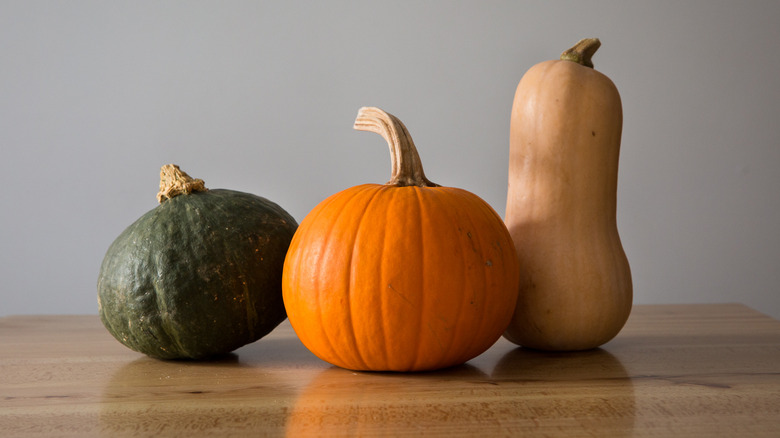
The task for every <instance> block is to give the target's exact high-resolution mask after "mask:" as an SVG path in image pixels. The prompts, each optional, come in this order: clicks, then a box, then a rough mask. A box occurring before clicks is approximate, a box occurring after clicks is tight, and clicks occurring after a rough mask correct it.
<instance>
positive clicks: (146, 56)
mask: <svg viewBox="0 0 780 438" xmlns="http://www.w3.org/2000/svg"><path fill="white" fill-rule="evenodd" d="M779 16H780V2H777V1H763V2H762V1H743V2H736V1H712V0H706V1H683V2H680V1H647V2H633V1H591V2H535V1H495V0H490V1H395V2H373V1H363V2H358V1H353V2H344V1H327V2H298V1H284V2H281V1H278V2H262V1H231V2H207V1H165V2H158V1H133V2H116V1H103V0H101V1H81V0H78V1H67V2H66V1H23V0H19V1H8V0H4V1H0V63H1V64H2V68H0V148H2V153H1V154H0V160H1V161H0V187H1V190H0V205H2V210H1V212H0V245H1V248H2V249H0V257H2V259H0V278H2V287H1V288H0V316H4V315H10V314H30V313H96V312H97V305H96V300H95V294H96V291H95V283H96V278H97V272H98V268H99V265H100V262H101V260H102V258H103V255H104V253H105V250H106V249H107V247H108V245H109V244H110V243H111V241H113V239H114V238H115V237H116V236H117V235H118V234H119V233H120V232H121V231H122V230H123V229H124V228H125V227H126V226H127V225H129V224H130V223H131V222H133V221H134V220H135V219H136V218H137V217H139V216H140V215H141V214H143V213H144V212H146V211H148V210H149V209H151V208H153V207H154V206H155V205H156V200H155V194H156V192H157V188H158V187H157V186H158V173H159V168H160V166H162V165H163V164H166V163H171V162H172V163H177V164H179V165H181V167H182V169H184V170H185V171H187V172H188V173H190V174H191V175H193V176H195V177H200V178H203V179H204V180H205V181H206V184H207V185H208V186H209V187H212V188H219V187H222V188H231V189H236V190H242V191H247V192H252V193H256V194H259V195H262V196H265V197H267V198H269V199H272V200H274V201H276V202H278V203H279V204H281V205H282V206H283V207H285V208H286V209H287V210H288V211H289V212H290V213H291V214H292V215H293V216H295V217H296V219H298V220H299V221H300V220H301V219H303V217H304V216H305V215H306V213H307V212H308V211H309V210H310V209H311V208H313V207H314V206H315V205H316V204H317V203H318V202H320V201H321V200H322V199H324V198H325V197H326V196H328V195H330V194H332V193H335V192H337V191H340V190H342V189H345V188H347V187H350V186H353V185H356V184H360V183H366V182H376V183H383V182H385V181H386V180H387V178H388V177H389V172H390V164H389V153H388V151H387V148H386V145H385V143H384V141H383V140H382V139H381V138H380V137H379V136H377V135H375V134H369V133H363V132H356V131H353V130H352V122H353V120H354V117H355V115H356V113H357V109H358V108H359V107H360V106H366V105H367V106H379V107H381V108H383V109H385V110H387V111H389V112H391V113H393V114H395V115H397V116H398V117H399V118H400V119H401V120H403V121H404V122H405V124H406V125H407V127H408V128H409V130H410V132H411V134H412V136H413V137H414V139H415V142H416V144H417V146H418V148H419V149H420V154H421V157H422V159H423V162H424V164H425V166H426V173H427V175H428V176H429V177H430V178H431V179H432V180H434V181H436V182H438V183H440V184H445V185H450V186H457V187H461V188H465V189H467V190H470V191H472V192H474V193H476V194H478V195H480V196H481V197H483V198H484V199H485V200H486V201H487V202H489V203H490V204H491V205H492V206H493V207H494V208H495V209H496V210H497V211H498V212H499V214H501V215H502V216H503V214H504V204H505V199H506V177H507V169H506V166H507V163H506V161H507V154H508V133H509V112H510V109H511V103H512V99H513V95H514V91H515V87H516V85H517V82H518V81H519V80H520V77H521V76H522V75H523V73H524V72H525V71H526V70H527V69H528V68H529V67H531V66H532V65H533V64H535V63H537V62H540V61H543V60H547V59H553V58H556V57H557V56H558V55H559V54H560V52H561V51H563V50H564V49H566V48H568V47H569V46H571V45H572V44H573V43H574V42H576V41H577V40H578V39H580V38H582V37H590V36H595V37H599V38H600V39H601V40H602V47H601V49H600V50H599V51H598V53H597V54H596V56H595V57H594V62H595V64H596V68H597V69H598V70H600V71H602V72H603V73H605V74H606V75H608V76H609V77H611V78H612V80H613V81H614V82H615V83H616V84H617V86H618V88H619V90H620V91H621V94H622V98H623V105H624V113H625V122H624V133H623V143H622V153H621V162H620V175H619V193H618V212H617V213H618V224H619V229H620V233H621V236H622V239H623V243H624V246H625V249H626V252H627V254H628V257H629V260H630V262H631V266H632V272H633V276H634V287H635V302H636V303H688V302H734V301H739V302H743V303H746V304H748V305H750V306H752V307H754V308H756V309H758V310H760V311H763V312H765V313H768V314H770V315H773V316H774V317H780V297H779V296H778V284H780V274H779V273H778V271H780V270H778V265H779V264H780V263H778V262H779V261H780V232H778V231H779V230H778V224H780V170H778V166H779V165H780V117H779V115H780V79H778V78H780V73H778V72H780V56H778V44H779V43H780V27H778V26H777V17H779Z"/></svg>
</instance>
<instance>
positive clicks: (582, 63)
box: [504, 38, 633, 350]
mask: <svg viewBox="0 0 780 438" xmlns="http://www.w3.org/2000/svg"><path fill="white" fill-rule="evenodd" d="M599 46H600V42H599V40H598V39H595V38H590V39H584V40H581V41H580V42H578V43H577V45H575V46H574V47H572V48H571V49H569V50H567V51H565V52H564V53H563V54H562V55H561V59H560V60H550V61H544V62H541V63H539V64H536V65H534V66H533V67H531V68H530V69H529V70H528V71H527V72H526V73H525V75H523V77H522V79H521V80H520V83H519V84H518V86H517V91H516V93H515V99H514V103H513V106H512V114H511V127H510V154H509V185H508V195H507V205H506V217H505V222H506V225H507V228H508V229H509V232H510V234H511V236H512V239H513V241H514V243H515V247H516V249H517V253H518V257H519V263H520V268H521V284H520V291H519V292H520V293H519V297H518V301H517V306H516V309H515V313H514V316H513V319H512V322H511V324H510V326H509V328H508V329H507V331H506V332H505V334H504V336H505V337H506V338H507V339H509V340H510V341H512V342H514V343H516V344H519V345H522V346H525V347H530V348H535V349H542V350H585V349H591V348H595V347H598V346H599V345H602V344H604V343H605V342H607V341H609V340H610V339H612V338H613V337H614V336H615V335H617V333H618V332H619V331H620V330H621V329H622V327H623V325H624V324H625V322H626V320H627V319H628V316H629V313H630V312H631V306H632V295H633V292H632V281H631V270H630V267H629V264H628V259H627V258H626V255H625V252H624V250H623V246H622V244H621V241H620V236H619V235H618V229H617V220H616V207H617V175H618V157H619V152H620V138H621V134H622V126H623V112H622V105H621V101H620V95H619V93H618V90H617V87H615V84H614V83H613V82H612V81H611V80H610V79H609V78H608V77H607V76H605V75H603V74H602V73H599V72H598V71H596V70H594V69H593V64H592V62H591V56H592V55H593V53H594V52H595V51H596V49H598V47H599Z"/></svg>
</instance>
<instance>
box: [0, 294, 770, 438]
mask: <svg viewBox="0 0 780 438" xmlns="http://www.w3.org/2000/svg"><path fill="white" fill-rule="evenodd" d="M422 433H424V434H426V435H433V436H548V437H555V436H567V437H572V436H574V437H576V436H589V437H590V436H598V437H607V436H609V437H620V436H648V437H674V436H707V437H712V436H728V437H733V436H766V437H770V436H771V437H776V436H778V434H779V433H780V322H779V321H777V320H774V319H772V318H769V317H767V316H765V315H762V314H761V313H759V312H756V311H754V310H751V309H749V308H747V307H745V306H742V305H739V304H719V305H666V306H635V307H634V311H633V313H632V315H631V318H630V319H629V322H628V324H627V325H626V327H625V328H624V329H623V331H622V332H621V333H620V335H618V337H617V338H615V339H614V340H613V341H612V342H610V343H608V344H606V345H605V346H604V347H603V348H600V349H596V350H592V351H587V352H581V353H555V354H552V353H542V352H537V351H531V350H526V349H522V348H515V346H514V345H513V344H510V343H509V342H507V341H505V340H501V341H499V342H498V343H496V345H494V346H493V347H492V348H491V349H490V350H488V351H487V352H486V353H484V354H482V355H481V356H479V357H477V358H476V359H474V360H472V361H470V362H469V363H467V364H466V365H463V366H460V367H455V368H451V369H448V370H444V371H439V372H433V373H413V374H394V373H356V372H352V371H347V370H344V369H340V368H337V367H332V366H330V365H329V364H327V363H325V362H322V361H320V360H319V359H317V358H316V357H314V356H313V355H312V354H311V353H309V352H308V351H307V350H306V349H305V348H304V347H303V345H301V344H300V342H299V341H298V340H297V338H296V336H295V333H294V332H293V331H292V329H291V327H290V326H289V324H287V323H285V324H283V325H281V326H280V327H279V328H277V329H276V330H275V331H274V332H273V333H271V335H269V336H268V337H266V338H264V339H261V340H260V341H258V342H256V343H254V344H252V345H249V346H246V347H244V348H242V349H239V350H237V351H236V352H235V353H234V354H231V355H229V356H226V357H223V358H221V359H220V360H216V361H209V362H173V361H160V360H156V359H151V358H147V357H145V356H142V355H139V354H137V353H134V352H132V351H130V350H128V349H127V348H125V347H124V346H122V345H121V344H119V343H118V342H117V341H115V340H114V339H113V338H112V337H111V336H110V335H109V334H108V332H106V330H105V329H104V328H103V327H102V325H101V324H100V321H99V320H98V318H97V317H96V316H13V317H6V318H2V319H0V436H12V437H16V436H19V437H27V436H31V437H37V436H47V437H48V436H79V437H82V436H182V435H189V436H244V435H254V436H257V435H260V436H294V437H298V436H407V435H409V436H410V435H420V434H422Z"/></svg>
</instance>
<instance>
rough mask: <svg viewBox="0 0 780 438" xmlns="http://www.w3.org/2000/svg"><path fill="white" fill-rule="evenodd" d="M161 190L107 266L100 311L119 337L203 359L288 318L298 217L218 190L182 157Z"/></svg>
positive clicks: (155, 350)
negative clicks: (286, 268) (288, 261)
mask: <svg viewBox="0 0 780 438" xmlns="http://www.w3.org/2000/svg"><path fill="white" fill-rule="evenodd" d="M157 198H158V200H159V201H160V205H158V206H157V207H155V208H154V209H152V210H151V211H149V212H148V213H146V214H145V215H143V216H142V217H141V218H139V219H138V220H137V221H135V222H134V223H133V224H132V225H130V226H129V227H128V228H127V229H125V230H124V231H123V232H122V234H120V235H119V237H117V239H116V240H115V241H114V242H113V243H112V244H111V246H110V247H109V248H108V251H107V252H106V255H105V258H104V259H103V263H102V265H101V267H100V274H99V276H98V286H97V289H98V307H99V310H100V318H101V320H102V321H103V324H104V325H105V326H106V328H107V329H108V331H109V332H111V334H112V335H113V336H114V337H115V338H116V339H117V340H119V341H120V342H121V343H123V344H124V345H126V346H127V347H129V348H131V349H133V350H135V351H138V352H141V353H144V354H147V355H149V356H152V357H156V358H160V359H202V358H208V357H211V356H216V355H220V354H224V353H228V352H231V351H233V350H235V349H236V348H238V347H241V346H243V345H246V344H248V343H251V342H254V341H256V340H258V339H260V338H261V337H263V336H265V335H266V334H268V333H269V332H270V331H271V330H273V329H274V328H275V327H276V326H277V325H279V323H281V322H282V321H284V319H285V318H286V317H287V314H286V312H285V309H284V303H283V300H282V292H281V281H282V267H283V264H284V258H285V255H286V253H287V248H288V247H289V245H290V240H291V239H292V236H293V234H294V233H295V230H296V229H297V227H298V224H297V223H296V222H295V220H294V219H293V218H292V216H290V215H289V214H288V213H287V212H286V211H284V210H283V209H282V208H281V207H279V206H278V205H277V204H275V203H273V202H271V201H269V200H267V199H265V198H261V197H259V196H255V195H252V194H249V193H242V192H238V191H233V190H224V189H213V190H208V189H206V188H205V187H204V185H203V181H202V180H199V179H193V178H191V177H189V175H187V174H186V173H185V172H183V171H181V170H180V169H179V167H178V166H176V165H172V164H169V165H166V166H163V168H162V170H161V172H160V193H158V195H157Z"/></svg>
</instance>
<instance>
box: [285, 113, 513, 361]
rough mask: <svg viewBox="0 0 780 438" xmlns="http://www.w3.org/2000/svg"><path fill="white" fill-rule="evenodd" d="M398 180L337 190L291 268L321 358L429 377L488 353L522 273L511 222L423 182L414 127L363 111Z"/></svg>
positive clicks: (293, 293)
mask: <svg viewBox="0 0 780 438" xmlns="http://www.w3.org/2000/svg"><path fill="white" fill-rule="evenodd" d="M355 129H358V130H363V131H371V132H375V133H379V134H381V135H382V136H383V137H384V138H385V140H387V142H388V144H389V146H390V152H391V158H392V178H391V180H390V181H389V182H388V183H386V184H384V185H382V184H363V185H359V186H356V187H352V188H349V189H346V190H344V191H341V192H339V193H336V194H334V195H332V196H330V197H329V198H327V199H326V200H324V201H323V202H321V203H320V204H319V205H317V206H316V207H315V208H314V209H313V210H312V211H311V212H310V213H309V214H308V215H307V216H306V217H305V218H304V220H303V221H302V223H301V224H300V226H299V228H298V231H297V232H296V233H295V236H294V237H293V240H292V242H291V244H290V249H289V251H288V253H287V258H286V259H285V264H284V271H283V280H282V291H283V297H284V303H285V307H286V309H287V314H288V317H289V319H290V323H291V324H292V326H293V328H294V329H295V332H296V334H297V335H298V337H299V338H300V340H301V341H302V342H303V344H304V345H305V346H306V347H307V348H308V349H309V350H311V351H312V352H313V353H314V354H315V355H317V356H318V357H320V358H321V359H323V360H325V361H327V362H330V363H332V364H334V365H338V366H340V367H342V368H348V369H352V370H373V371H422V370H433V369H439V368H445V367H449V366H453V365H458V364H461V363H464V362H466V361H468V360H469V359H471V358H473V357H475V356H477V355H479V354H480V353H482V352H483V351H485V350H486V349H488V348H489V347H490V346H491V345H492V344H493V343H494V342H495V341H496V340H498V338H500V337H501V334H502V333H503V332H504V330H505V329H506V327H507V325H508V323H509V320H510V318H511V317H512V311H513V309H514V306H515V301H516V300H517V286H518V264H517V256H516V254H515V250H514V246H513V244H512V240H511V237H510V236H509V232H508V230H507V229H506V226H505V225H504V223H503V221H502V220H501V218H500V216H498V215H497V214H496V212H495V211H494V210H493V209H492V208H491V207H490V206H489V205H488V204H487V203H485V202H484V201H483V200H482V199H480V198H479V197H478V196H476V195H474V194H472V193H470V192H467V191H465V190H462V189H457V188H449V187H441V186H439V185H437V184H434V183H432V182H430V181H429V180H428V179H427V178H426V177H425V175H424V173H423V169H422V165H421V163H420V157H419V155H418V153H417V150H416V149H415V147H414V143H413V142H412V139H411V137H410V136H409V133H408V131H407V130H406V127H405V126H404V125H403V123H401V121H400V120H398V119H397V118H395V117H394V116H392V115H390V114H387V113H385V112H384V111H382V110H380V109H377V108H362V109H361V110H360V112H359V114H358V117H357V120H356V121H355Z"/></svg>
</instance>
